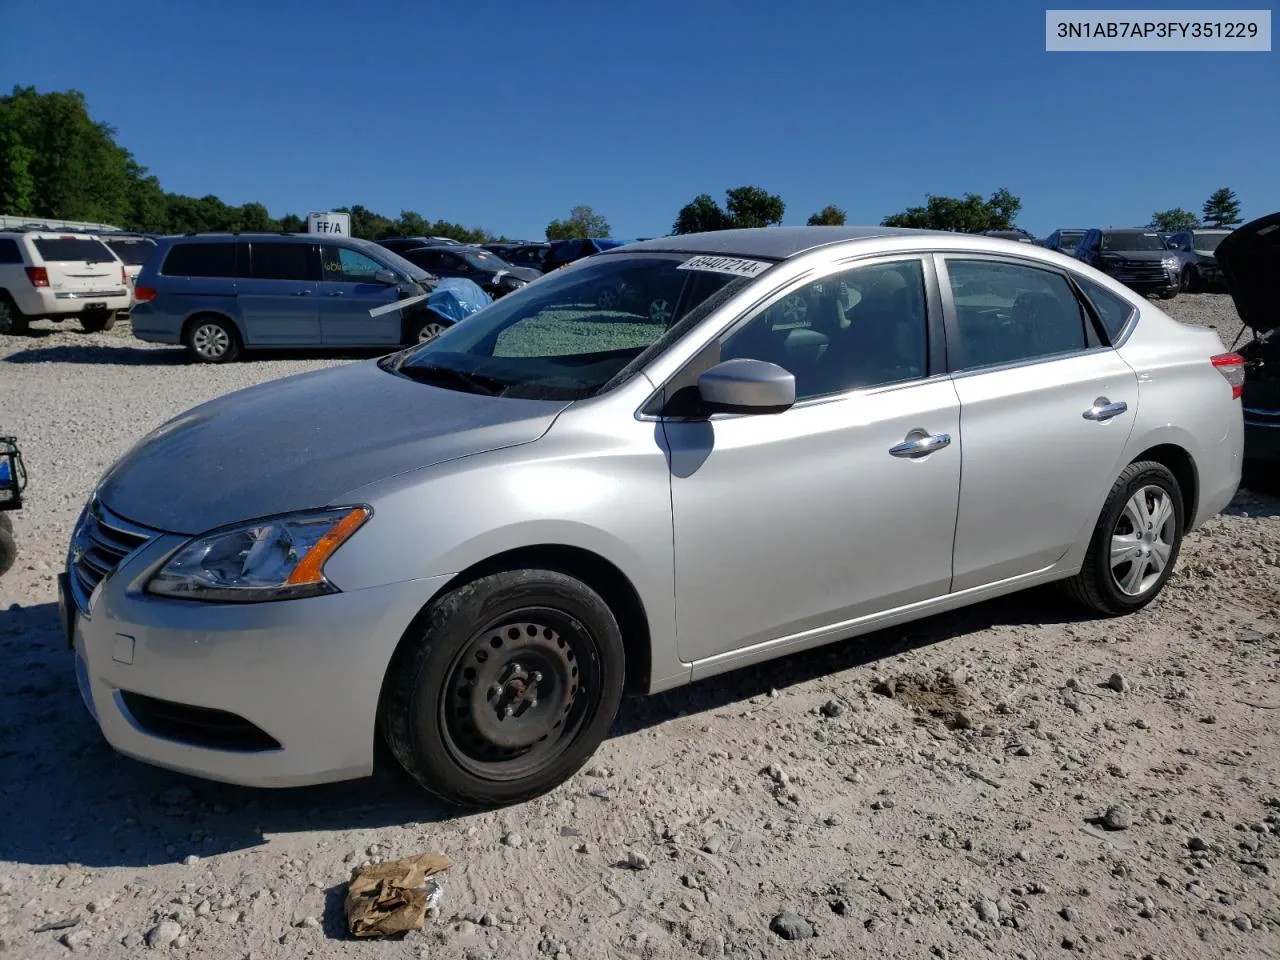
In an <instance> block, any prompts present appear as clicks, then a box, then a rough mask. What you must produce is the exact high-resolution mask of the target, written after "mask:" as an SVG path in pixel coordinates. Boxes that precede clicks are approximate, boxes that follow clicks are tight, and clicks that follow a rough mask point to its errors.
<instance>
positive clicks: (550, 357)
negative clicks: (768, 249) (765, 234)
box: [387, 254, 764, 400]
mask: <svg viewBox="0 0 1280 960" xmlns="http://www.w3.org/2000/svg"><path fill="white" fill-rule="evenodd" d="M690 258H691V257H690V255H689V254H632V255H630V256H602V257H593V258H590V259H589V260H583V261H582V262H581V263H580V264H578V265H576V266H572V267H569V268H567V269H565V270H562V271H559V272H557V273H553V274H548V275H546V276H544V277H542V278H540V279H539V280H538V281H537V282H535V283H531V284H529V285H527V286H525V287H523V288H521V289H520V290H517V291H516V292H514V293H510V294H508V295H507V296H505V297H503V298H502V299H501V300H498V301H496V302H495V303H493V304H492V305H490V306H487V307H485V308H484V309H482V310H481V311H480V312H479V313H476V314H474V315H473V316H471V317H468V318H467V319H466V320H465V321H463V322H462V323H459V324H458V325H457V326H455V327H451V328H450V329H448V330H446V331H445V332H444V333H443V334H441V335H440V336H439V337H437V338H436V339H434V340H432V341H430V342H429V343H427V344H425V345H424V346H422V347H420V348H418V349H417V350H414V351H413V352H412V353H408V354H400V355H397V357H398V358H399V359H394V361H389V363H390V365H389V366H388V367H387V369H391V370H393V371H394V372H397V373H399V374H401V375H402V376H406V377H412V378H414V379H421V380H424V381H428V382H431V383H433V384H437V385H439V386H444V387H448V388H452V389H473V390H475V391H476V392H484V393H490V394H494V395H498V396H507V397H522V398H525V399H542V400H577V399H581V398H583V397H590V396H594V395H595V394H596V393H597V392H598V391H599V390H600V389H601V388H602V387H604V386H605V384H607V383H609V381H611V380H612V379H613V378H614V377H615V376H617V375H618V374H619V373H620V372H622V370H623V369H624V368H625V367H626V366H627V365H628V364H630V363H631V362H632V361H633V360H635V359H636V358H637V357H639V356H640V354H642V353H643V352H645V351H646V350H648V349H649V348H650V347H652V346H654V345H655V344H656V343H658V341H659V340H660V339H662V338H663V337H664V335H665V334H667V332H668V331H670V330H671V329H672V328H673V327H674V326H675V324H676V323H677V322H679V321H680V320H681V319H683V318H684V317H686V316H687V315H688V314H689V313H690V311H692V310H693V309H695V308H696V307H698V306H700V305H701V304H703V303H705V302H706V301H707V300H708V298H710V297H711V296H713V295H714V294H716V293H719V292H722V291H723V292H724V294H725V296H728V295H729V293H730V292H731V291H733V290H736V289H738V288H739V287H741V286H742V285H744V284H746V283H748V282H749V279H747V278H744V277H742V276H739V275H737V274H732V273H718V272H712V271H709V270H693V269H690V270H685V269H682V265H683V264H684V263H685V262H686V261H688V260H690ZM707 259H708V258H699V260H700V262H705V261H706V260H707ZM763 266H764V265H761V268H763ZM482 388H483V389H482Z"/></svg>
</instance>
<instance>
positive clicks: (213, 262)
mask: <svg viewBox="0 0 1280 960" xmlns="http://www.w3.org/2000/svg"><path fill="white" fill-rule="evenodd" d="M160 272H161V273H163V274H164V275H165V276H168V277H234V276H235V275H236V245H235V244H234V243H230V242H228V243H179V244H176V245H175V246H174V247H172V248H171V249H170V250H169V255H168V256H167V257H165V260H164V267H162V268H161V271H160Z"/></svg>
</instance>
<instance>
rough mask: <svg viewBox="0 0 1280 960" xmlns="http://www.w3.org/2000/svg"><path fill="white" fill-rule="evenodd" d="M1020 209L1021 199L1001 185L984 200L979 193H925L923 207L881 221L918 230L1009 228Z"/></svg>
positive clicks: (884, 223) (911, 208) (891, 225)
mask: <svg viewBox="0 0 1280 960" xmlns="http://www.w3.org/2000/svg"><path fill="white" fill-rule="evenodd" d="M1021 209H1022V201H1021V200H1020V199H1019V198H1018V197H1015V196H1014V195H1013V194H1012V193H1010V192H1009V191H1008V190H1006V189H1004V188H1003V187H1001V188H1000V189H999V190H997V191H996V192H995V193H993V194H991V196H990V197H989V198H988V199H986V200H984V199H982V196H981V194H977V193H966V194H965V195H964V196H963V197H958V198H957V197H944V196H939V195H938V194H933V193H931V194H928V195H927V196H926V198H925V205H924V206H923V207H908V208H907V209H906V210H904V211H902V212H901V213H895V214H893V215H891V216H888V217H885V218H884V219H883V220H881V221H880V223H881V225H882V226H885V227H914V228H916V229H920V230H950V231H953V232H958V233H981V232H982V231H984V230H1010V229H1012V228H1013V224H1014V219H1015V218H1016V217H1017V215H1018V212H1019V211H1020V210H1021Z"/></svg>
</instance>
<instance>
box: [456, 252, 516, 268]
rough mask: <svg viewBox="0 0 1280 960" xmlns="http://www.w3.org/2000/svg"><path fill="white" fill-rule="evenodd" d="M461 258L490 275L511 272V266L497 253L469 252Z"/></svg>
mask: <svg viewBox="0 0 1280 960" xmlns="http://www.w3.org/2000/svg"><path fill="white" fill-rule="evenodd" d="M461 257H462V259H463V260H465V261H467V263H469V264H471V266H473V267H475V268H476V269H478V270H485V271H488V272H490V273H492V272H493V271H495V270H509V269H510V268H511V264H509V263H507V262H506V261H505V260H503V259H502V258H501V257H500V256H498V255H497V254H496V253H489V252H488V251H485V252H484V253H479V252H475V253H473V252H470V251H468V252H467V253H463V254H461Z"/></svg>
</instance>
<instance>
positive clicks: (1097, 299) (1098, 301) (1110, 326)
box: [1076, 277, 1133, 343]
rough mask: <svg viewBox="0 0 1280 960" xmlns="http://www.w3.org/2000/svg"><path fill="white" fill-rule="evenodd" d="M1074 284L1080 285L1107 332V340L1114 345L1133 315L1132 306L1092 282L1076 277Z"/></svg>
mask: <svg viewBox="0 0 1280 960" xmlns="http://www.w3.org/2000/svg"><path fill="white" fill-rule="evenodd" d="M1076 282H1077V283H1078V284H1080V289H1081V290H1083V291H1084V295H1085V296H1086V297H1088V298H1089V302H1090V303H1091V304H1093V309H1094V310H1097V311H1098V316H1099V317H1100V318H1101V319H1102V325H1103V327H1105V328H1106V331H1107V339H1109V340H1110V341H1111V342H1112V343H1115V342H1116V340H1117V339H1118V338H1119V337H1120V334H1121V332H1122V331H1123V330H1124V327H1125V324H1127V323H1128V322H1129V317H1130V316H1132V315H1133V306H1132V305H1131V304H1129V303H1128V301H1126V300H1123V299H1121V298H1120V297H1117V296H1116V295H1115V294H1114V293H1112V292H1111V291H1110V290H1106V289H1104V288H1102V287H1100V286H1099V285H1098V284H1096V283H1094V282H1093V281H1092V280H1086V279H1084V277H1076Z"/></svg>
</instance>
